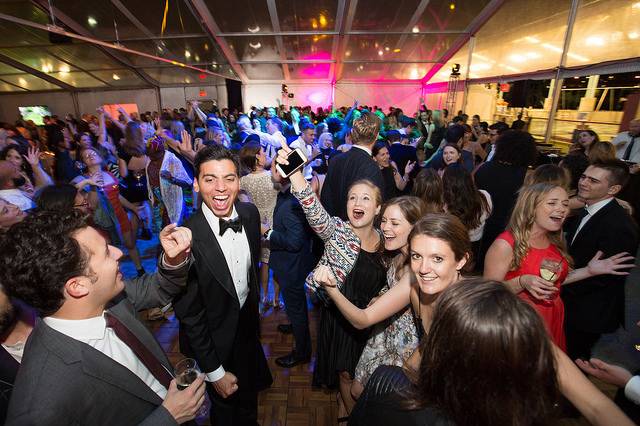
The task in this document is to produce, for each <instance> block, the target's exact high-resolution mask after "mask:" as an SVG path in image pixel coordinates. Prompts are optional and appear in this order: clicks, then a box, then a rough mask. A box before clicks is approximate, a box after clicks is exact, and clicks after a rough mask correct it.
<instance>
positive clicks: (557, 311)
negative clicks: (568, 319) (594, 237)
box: [498, 231, 569, 352]
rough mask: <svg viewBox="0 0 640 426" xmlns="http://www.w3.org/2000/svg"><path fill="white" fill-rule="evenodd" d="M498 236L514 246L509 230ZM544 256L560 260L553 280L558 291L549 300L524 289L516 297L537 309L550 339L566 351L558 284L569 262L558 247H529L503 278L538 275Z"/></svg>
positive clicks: (560, 282)
mask: <svg viewBox="0 0 640 426" xmlns="http://www.w3.org/2000/svg"><path fill="white" fill-rule="evenodd" d="M498 238H499V239H501V240H504V241H506V242H507V243H509V245H510V246H511V247H513V246H514V239H513V235H512V234H511V232H509V231H505V232H503V233H502V234H500V235H498ZM545 258H546V259H553V260H556V261H562V269H561V271H560V274H559V277H558V279H557V280H556V282H555V284H556V288H558V292H556V294H555V295H554V296H553V299H551V300H538V299H536V298H535V297H533V296H532V295H531V293H529V292H528V291H526V290H524V291H521V292H520V293H518V297H520V298H521V299H522V300H524V301H526V302H527V303H528V304H529V305H531V306H533V307H534V308H535V310H536V311H538V313H539V314H540V316H541V317H542V319H543V320H544V323H545V325H546V327H547V331H548V332H549V334H550V335H551V340H553V342H554V343H555V344H556V345H557V346H558V347H559V348H560V349H562V350H563V351H565V352H566V350H567V345H566V340H565V336H564V303H562V299H561V298H560V291H559V290H560V285H561V284H562V283H563V282H564V280H565V279H566V278H567V274H568V273H569V263H568V262H567V260H566V259H565V258H564V257H563V256H562V254H561V253H560V251H559V250H558V248H557V247H556V246H554V245H553V244H549V246H548V247H547V248H544V249H538V248H534V247H529V251H527V255H526V256H525V257H524V259H522V262H520V267H519V268H518V269H516V270H514V271H509V272H507V275H506V276H505V277H504V279H505V281H506V280H510V279H512V278H516V277H518V276H520V275H536V276H540V263H542V260H543V259H545Z"/></svg>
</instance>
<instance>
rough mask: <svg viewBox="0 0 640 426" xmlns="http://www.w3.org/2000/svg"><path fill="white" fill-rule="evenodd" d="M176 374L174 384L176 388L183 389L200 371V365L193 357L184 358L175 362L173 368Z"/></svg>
mask: <svg viewBox="0 0 640 426" xmlns="http://www.w3.org/2000/svg"><path fill="white" fill-rule="evenodd" d="M174 371H175V375H176V384H177V385H178V389H180V390H185V389H186V388H188V387H189V385H190V384H191V383H193V382H194V381H195V380H196V379H197V378H198V375H199V374H200V373H201V371H200V367H198V363H197V362H196V360H195V359H192V358H185V359H183V360H182V361H180V362H179V363H178V364H176V367H175V369H174Z"/></svg>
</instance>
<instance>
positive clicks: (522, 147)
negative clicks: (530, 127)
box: [493, 130, 538, 167]
mask: <svg viewBox="0 0 640 426" xmlns="http://www.w3.org/2000/svg"><path fill="white" fill-rule="evenodd" d="M537 157H538V150H537V148H536V142H535V140H534V139H533V136H531V134H530V133H528V132H524V131H522V130H507V131H505V132H504V133H501V134H500V136H499V137H498V140H497V141H496V154H495V156H494V157H493V160H494V161H497V162H501V163H507V164H511V165H512V166H516V167H529V166H531V165H533V164H534V163H535V162H536V158H537Z"/></svg>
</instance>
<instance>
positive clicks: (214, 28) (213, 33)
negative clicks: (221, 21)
mask: <svg viewBox="0 0 640 426" xmlns="http://www.w3.org/2000/svg"><path fill="white" fill-rule="evenodd" d="M184 2H185V4H186V5H187V7H189V9H190V10H191V13H192V14H193V16H195V17H196V19H197V20H198V22H200V24H201V25H202V26H203V29H204V30H205V31H206V32H207V33H208V34H209V36H210V37H211V38H212V39H213V41H215V43H216V44H217V45H218V46H219V47H220V50H221V51H222V54H223V55H224V57H225V58H226V59H227V62H228V63H229V66H231V69H233V71H234V72H235V73H236V75H237V76H238V77H239V78H240V81H242V82H243V83H245V84H246V83H247V82H248V81H249V79H248V78H247V74H246V73H245V72H244V70H243V69H242V67H241V66H240V65H239V64H238V57H237V56H236V54H235V52H234V51H233V50H232V49H231V48H230V47H229V43H227V40H225V39H224V37H221V36H220V33H221V31H220V27H219V26H218V24H217V23H216V21H215V19H213V16H212V15H211V12H210V11H209V8H208V7H207V5H206V4H205V3H204V0H184Z"/></svg>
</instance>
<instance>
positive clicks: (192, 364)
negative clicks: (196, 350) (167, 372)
mask: <svg viewBox="0 0 640 426" xmlns="http://www.w3.org/2000/svg"><path fill="white" fill-rule="evenodd" d="M173 371H174V373H175V377H176V385H177V386H178V390H185V389H186V388H188V387H189V385H190V384H191V383H193V382H195V380H196V379H197V378H198V375H200V374H202V372H201V371H200V367H198V363H197V362H196V360H195V359H193V358H185V359H183V360H182V361H180V362H178V363H177V364H176V366H175V368H174V369H173ZM206 415H207V407H206V403H203V404H202V406H201V407H200V409H199V410H198V412H197V413H196V418H198V417H204V416H206Z"/></svg>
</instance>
